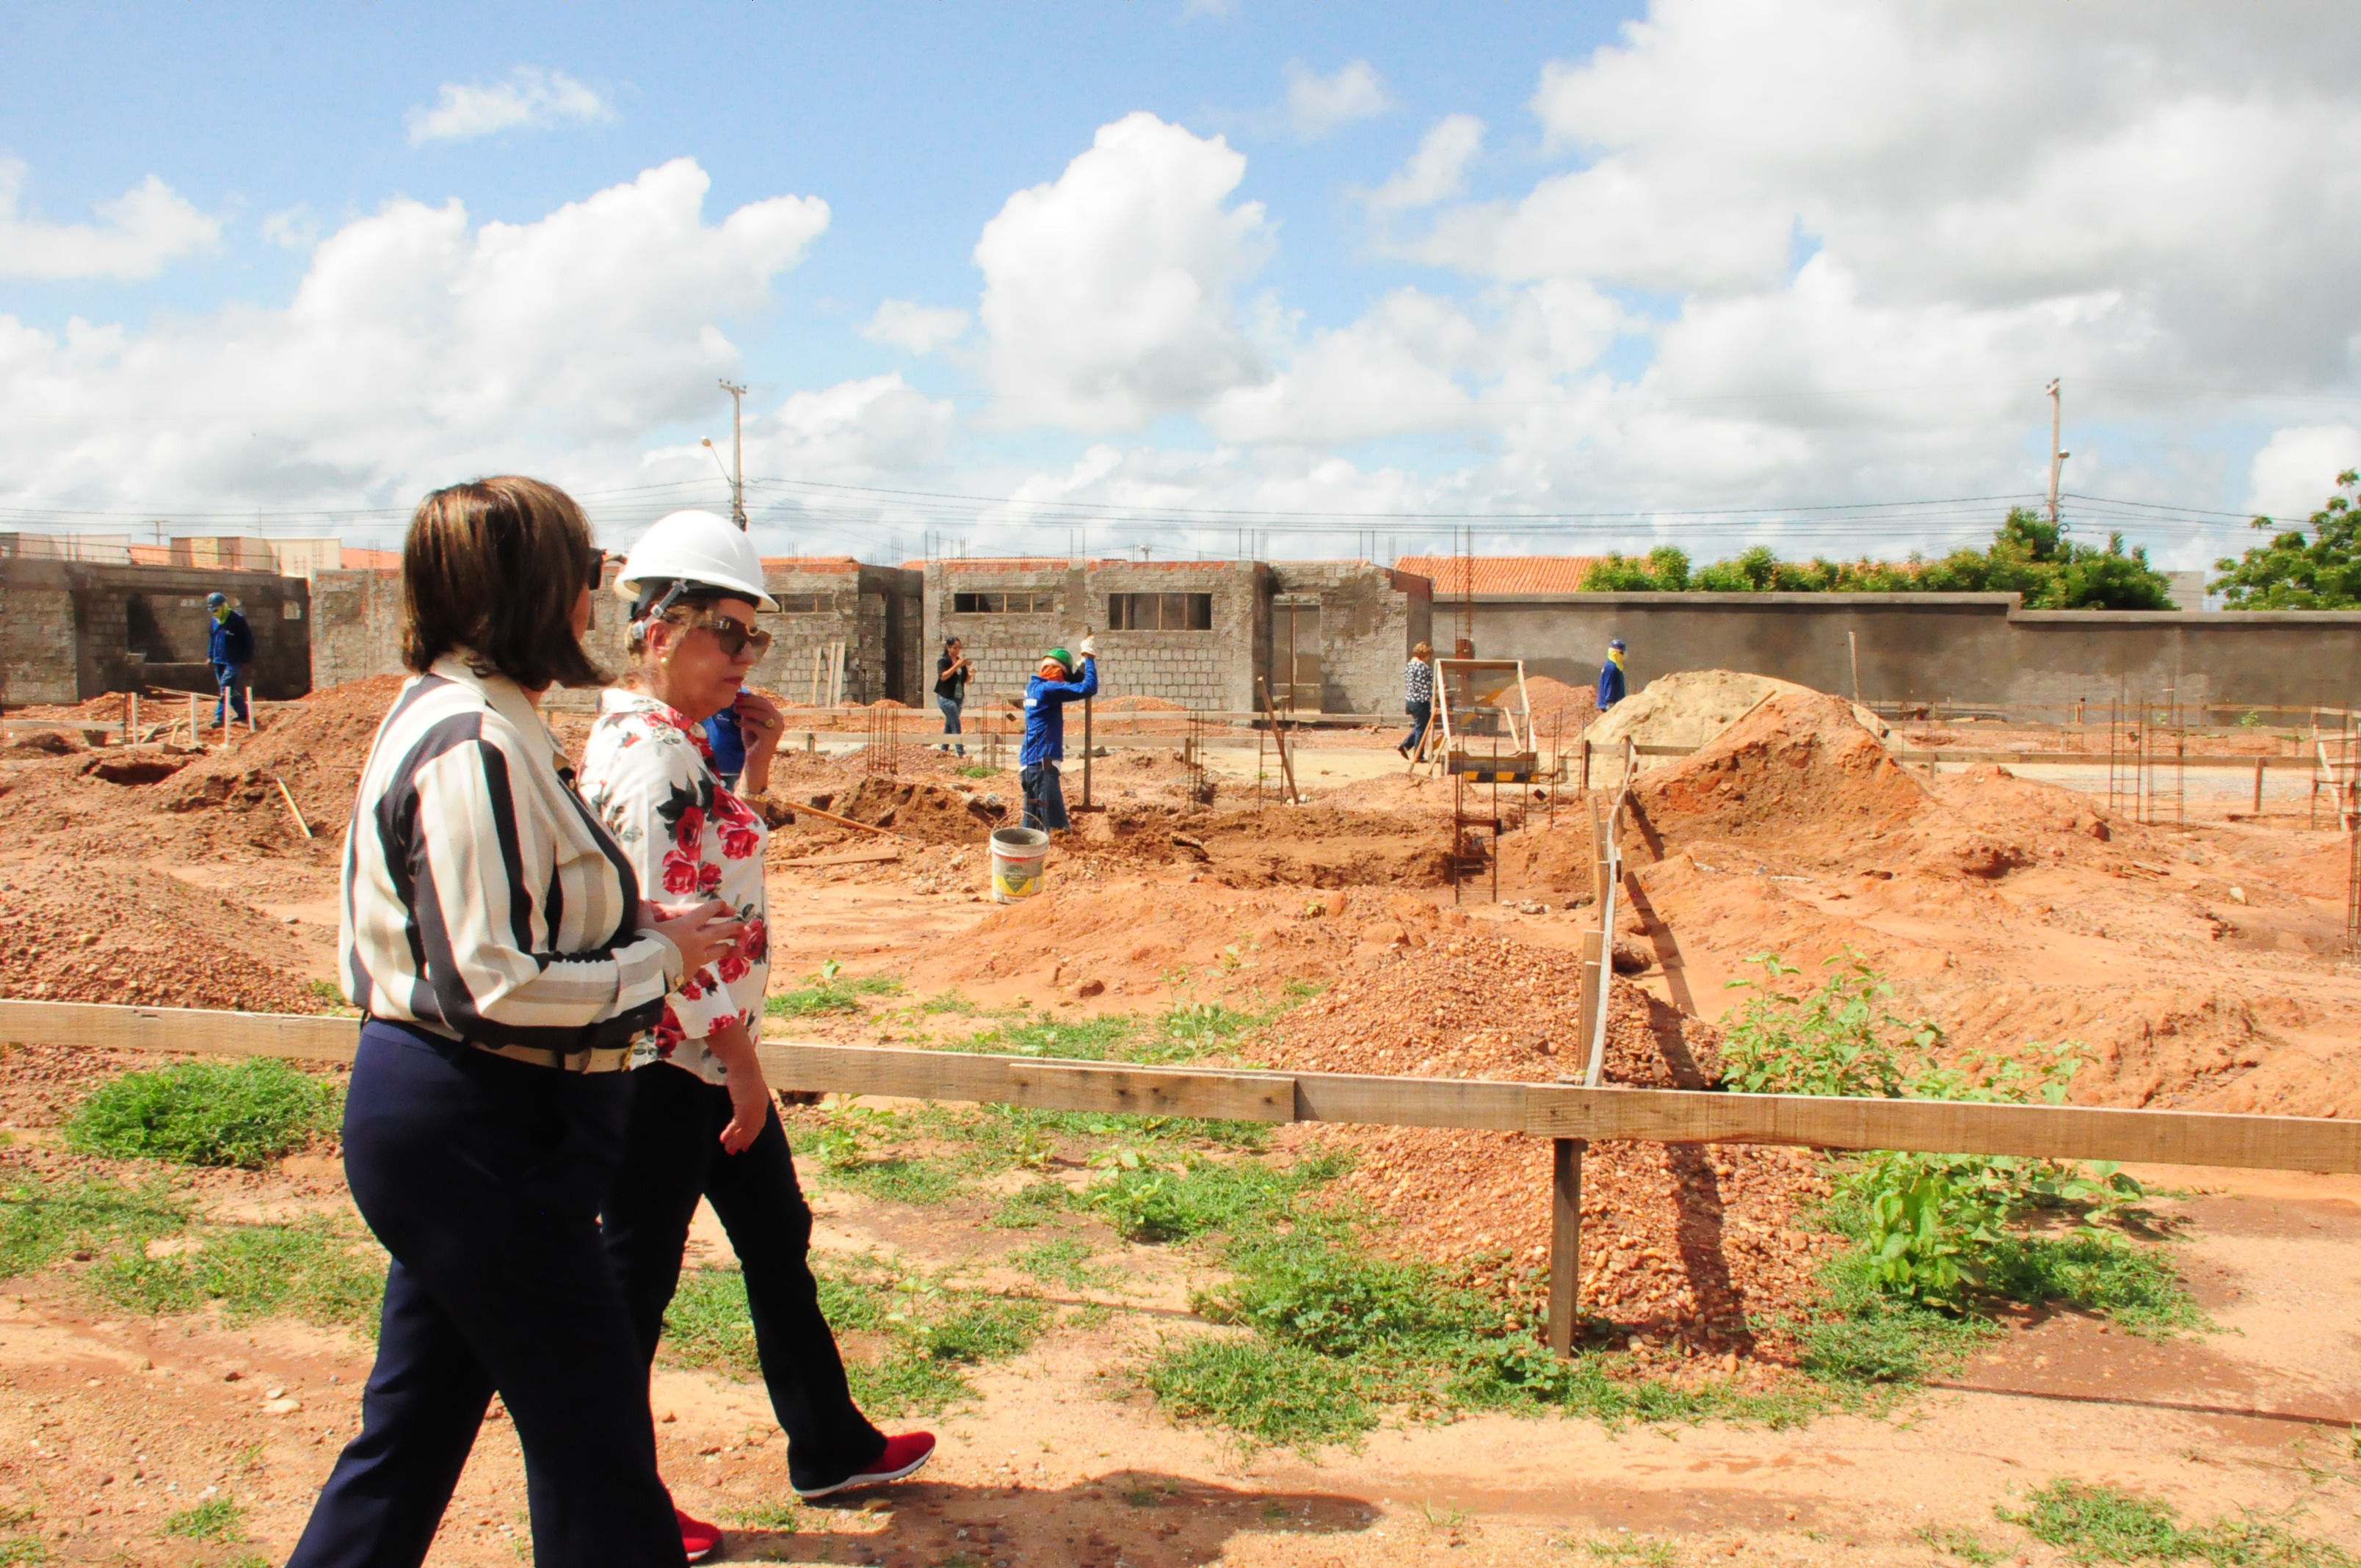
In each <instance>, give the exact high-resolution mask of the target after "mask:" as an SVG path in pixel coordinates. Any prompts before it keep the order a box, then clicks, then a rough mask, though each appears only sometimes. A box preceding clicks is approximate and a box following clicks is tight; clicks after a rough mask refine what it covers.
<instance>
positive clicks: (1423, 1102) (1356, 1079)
mask: <svg viewBox="0 0 2361 1568" xmlns="http://www.w3.org/2000/svg"><path fill="white" fill-rule="evenodd" d="M358 1035H359V1025H358V1022H357V1020H355V1019H352V1018H335V1017H317V1016H311V1017H307V1016H299V1015H291V1014H272V1013H219V1012H202V1011H195V1010H183V1009H177V1008H162V1007H116V1006H105V1005H100V1004H93V1003H66V1002H6V1001H0V1044H7V1045H43V1046H70V1047H107V1048H114V1049H126V1050H140V1051H161V1052H182V1053H192V1054H201V1055H228V1056H246V1057H284V1058H292V1059H296V1060H301V1061H324V1062H334V1061H349V1060H351V1059H352V1057H353V1052H354V1047H355V1046H356V1044H357V1038H358ZM761 1055H762V1058H763V1071H764V1072H765V1073H766V1074H767V1075H768V1076H769V1078H770V1080H771V1081H772V1083H773V1085H774V1087H776V1088H779V1089H800V1090H814V1091H829V1092H834V1093H840V1094H875V1095H885V1096H892V1097H895V1098H902V1099H914V1100H948V1101H962V1102H976V1103H985V1104H1005V1105H1027V1106H1034V1107H1038V1108H1040V1109H1044V1110H1056V1111H1100V1112H1111V1113H1118V1114H1125V1115H1140V1116H1204V1117H1220V1118H1225V1119H1229V1120H1234V1121H1246V1122H1272V1123H1280V1122H1328V1123H1337V1124H1358V1125H1372V1126H1398V1127H1400V1126H1407V1127H1466V1128H1480V1129H1485V1130H1489V1131H1493V1132H1505V1133H1522V1134H1527V1135H1532V1136H1535V1137H1546V1138H1550V1139H1552V1140H1554V1158H1553V1169H1554V1176H1553V1183H1552V1186H1553V1204H1552V1239H1551V1249H1550V1275H1551V1280H1552V1284H1553V1287H1554V1288H1553V1290H1552V1293H1551V1294H1552V1301H1553V1307H1554V1308H1555V1307H1557V1306H1558V1305H1559V1303H1560V1299H1561V1298H1563V1303H1564V1310H1563V1314H1561V1313H1560V1312H1559V1311H1557V1310H1553V1312H1552V1321H1551V1339H1552V1343H1553V1344H1554V1345H1555V1346H1556V1347H1557V1348H1558V1349H1559V1350H1560V1351H1561V1352H1564V1351H1566V1350H1568V1349H1569V1348H1570V1345H1571V1341H1572V1335H1573V1326H1574V1325H1573V1315H1574V1309H1575V1302H1574V1295H1573V1291H1574V1281H1575V1279H1576V1257H1577V1255H1578V1251H1579V1247H1580V1231H1579V1224H1580V1218H1579V1216H1580V1212H1581V1211H1580V1207H1579V1204H1580V1186H1581V1154H1582V1148H1583V1146H1584V1145H1586V1144H1587V1143H1588V1142H1590V1141H1593V1140H1597V1139H1604V1138H1631V1139H1642V1140H1645V1141H1648V1142H1653V1143H1721V1144H1784V1145H1793V1146H1806V1147H1813V1148H1828V1149H1916V1150H1921V1151H1924V1152H1927V1153H1951V1154H1988V1155H2026V1156H2034V1157H2046V1158H2052V1159H2085V1160H2122V1161H2140V1162H2144V1163H2153V1164H2164V1165H2190V1166H2217V1167H2246V1168H2259V1169H2274V1170H2303V1171H2320V1172H2342V1173H2361V1121H2355V1122H2345V1121H2334V1120H2328V1119H2323V1118H2318V1117H2306V1116H2253V1115H2234V1114H2227V1113H2215V1112H2198V1111H2125V1110H2112V1109H2106V1108H2103V1107H2097V1106H2087V1105H1995V1104H1982V1103H1976V1102H1961V1101H1938V1100H1853V1099H1835V1098H1827V1097H1821V1096H1815V1095H1802V1094H1729V1093H1721V1092H1715V1091H1692V1090H1670V1089H1617V1088H1599V1089H1590V1088H1584V1087H1582V1086H1580V1085H1578V1084H1573V1083H1517V1082H1506V1081H1501V1080H1489V1079H1448V1078H1388V1077H1378V1076H1372V1075H1365V1074H1356V1073H1334V1072H1294V1071H1261V1070H1252V1069H1233V1068H1204V1067H1137V1066H1130V1065H1126V1064H1123V1063H1115V1062H1086V1061H1065V1060H1059V1059H1053V1058H1039V1057H1018V1056H983V1055H974V1054H970V1053H967V1052H961V1051H931V1050H918V1049H913V1048H910V1047H890V1046H839V1045H825V1044H814V1043H804V1042H795V1043H786V1044H771V1045H765V1046H763V1047H761Z"/></svg>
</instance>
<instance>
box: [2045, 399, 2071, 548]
mask: <svg viewBox="0 0 2361 1568" xmlns="http://www.w3.org/2000/svg"><path fill="white" fill-rule="evenodd" d="M2059 380H2060V378H2051V380H2050V383H2049V526H2050V527H2052V528H2055V527H2057V526H2058V471H2059V469H2060V468H2062V467H2064V466H2065V465H2066V459H2067V458H2069V457H2070V456H2072V455H2073V454H2072V453H2070V452H2067V451H2065V450H2063V449H2062V448H2060V447H2059V441H2060V440H2062V439H2063V438H2064V434H2065V400H2064V398H2062V397H2061V396H2060V395H2059Z"/></svg>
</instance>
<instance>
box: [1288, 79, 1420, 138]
mask: <svg viewBox="0 0 2361 1568" xmlns="http://www.w3.org/2000/svg"><path fill="white" fill-rule="evenodd" d="M1393 106H1394V101H1393V95H1392V94H1391V93H1388V92H1387V91H1386V80H1385V78H1384V77H1382V76H1379V75H1378V71H1377V67H1375V66H1373V65H1371V64H1370V63H1369V62H1368V61H1367V60H1351V61H1348V62H1347V63H1345V65H1343V66H1340V67H1339V68H1338V69H1337V71H1336V73H1335V74H1334V75H1333V76H1322V75H1320V74H1319V73H1318V72H1316V71H1306V70H1305V69H1304V68H1303V67H1301V66H1300V65H1290V66H1289V67H1288V68H1287V117H1288V121H1289V123H1290V125H1292V126H1294V127H1295V134H1296V135H1297V136H1300V137H1303V138H1305V139H1306V140H1316V139H1318V138H1319V137H1324V136H1326V135H1327V134H1328V133H1329V132H1331V131H1334V130H1335V129H1337V128H1339V127H1340V126H1349V125H1351V124H1352V123H1353V122H1354V121H1356V120H1367V119H1374V118H1376V117H1377V116H1378V115H1382V114H1384V113H1385V112H1386V111H1387V110H1388V109H1390V108H1392V107H1393Z"/></svg>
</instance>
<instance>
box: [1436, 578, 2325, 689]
mask: <svg viewBox="0 0 2361 1568" xmlns="http://www.w3.org/2000/svg"><path fill="white" fill-rule="evenodd" d="M1475 623H1476V651H1477V652H1478V653H1479V654H1482V655H1484V656H1486V657H1490V658H1520V659H1522V660H1524V661H1525V668H1526V671H1527V673H1528V674H1549V675H1554V676H1556V677H1557V678H1559V679H1560V680H1565V681H1569V682H1573V683H1575V684H1577V685H1580V684H1586V683H1587V682H1589V681H1590V680H1592V679H1594V678H1595V677H1596V676H1597V674H1598V663H1599V660H1600V659H1601V658H1602V657H1603V656H1604V653H1605V650H1606V646H1607V640H1608V639H1609V637H1621V638H1622V639H1623V640H1624V641H1626V642H1628V643H1630V644H1631V650H1630V656H1629V659H1628V662H1627V665H1626V668H1627V670H1628V672H1629V676H1630V680H1631V686H1632V689H1634V690H1637V689H1639V687H1641V686H1642V685H1645V684H1646V683H1647V682H1649V681H1651V680H1653V679H1654V678H1655V677H1656V676H1658V675H1662V674H1671V673H1673V672H1675V671H1678V670H1702V669H1730V670H1749V671H1753V672H1755V673H1757V674H1766V675H1776V676H1779V677H1781V678H1782V679H1784V680H1791V681H1797V682H1800V683H1802V684H1803V685H1810V686H1816V687H1817V688H1819V689H1820V690H1822V691H1829V692H1838V693H1841V694H1844V695H1846V696H1850V695H1851V692H1852V689H1853V669H1854V665H1855V662H1856V660H1857V661H1858V664H1859V669H1860V689H1861V696H1863V697H1864V698H1866V699H1868V700H1871V701H1898V702H1930V703H1943V704H1949V705H1955V706H1963V707H1978V706H1981V707H1997V708H2007V707H2018V708H2023V709H2026V710H2027V711H2031V710H2032V709H2035V708H2037V707H2041V708H2050V709H2062V708H2065V707H2069V706H2070V705H2071V704H2073V703H2075V702H2078V701H2081V702H2085V703H2091V704H2096V705H2098V711H2099V712H2100V714H2102V715H2103V714H2104V713H2105V711H2106V709H2105V705H2106V703H2107V701H2108V700H2109V698H2111V697H2113V696H2115V695H2116V694H2117V693H2118V692H2119V691H2125V690H2128V691H2129V692H2130V693H2131V694H2132V695H2133V696H2135V697H2141V696H2146V697H2147V698H2148V699H2155V698H2158V696H2160V695H2161V694H2162V693H2163V692H2164V691H2166V690H2167V689H2168V688H2171V689H2173V690H2175V691H2177V692H2178V694H2179V696H2180V702H2181V704H2182V705H2183V707H2199V706H2202V705H2208V704H2211V705H2216V706H2219V707H2239V706H2248V705H2251V706H2257V707H2260V706H2278V707H2290V708H2299V709H2300V708H2302V707H2308V706H2309V705H2311V704H2312V703H2316V702H2317V703H2328V704H2333V705H2338V706H2343V705H2346V704H2348V703H2351V702H2353V701H2355V700H2356V698H2361V612H2356V611H2349V610H2280V611H2226V610H2225V611H2212V612H2202V611H2201V612H2187V611H2171V610H2165V611H2158V610H2027V609H2022V608H2021V607H2020V602H2019V599H2018V597H2017V596H2016V595H2015V594H1570V595H1559V596H1545V595H1491V596H1488V595H1483V594H1478V595H1477V596H1476V604H1475ZM2299 721H2300V720H2299Z"/></svg>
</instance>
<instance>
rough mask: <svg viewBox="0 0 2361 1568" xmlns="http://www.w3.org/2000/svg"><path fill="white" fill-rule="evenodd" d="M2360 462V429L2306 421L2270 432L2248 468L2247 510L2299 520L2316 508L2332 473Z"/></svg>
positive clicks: (2329, 485) (2332, 479) (2331, 484)
mask: <svg viewBox="0 0 2361 1568" xmlns="http://www.w3.org/2000/svg"><path fill="white" fill-rule="evenodd" d="M2353 468H2361V429H2356V427H2354V426H2352V425H2349V424H2304V425H2295V426H2291V427H2290V428H2289V429H2286V430H2282V431H2279V432H2276V433H2273V435H2272V436H2271V438H2270V440H2269V441H2268V442H2267V443H2265V444H2264V446H2263V449H2262V450H2261V451H2260V452H2257V453H2256V454H2255V461H2254V464H2253V466H2251V467H2250V468H2249V469H2248V470H2247V491H2246V510H2249V511H2252V512H2254V513H2256V514H2257V516H2261V517H2268V518H2270V519H2271V520H2273V521H2277V522H2281V523H2298V522H2301V521H2303V520H2304V519H2305V518H2308V517H2310V516H2311V515H2312V513H2313V512H2316V511H2318V510H2320V507H2321V503H2322V502H2323V501H2325V500H2327V499H2328V498H2329V495H2330V493H2331V491H2332V490H2334V488H2335V484H2336V476H2337V475H2339V474H2342V473H2344V472H2345V471H2346V470H2348V469H2353Z"/></svg>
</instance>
